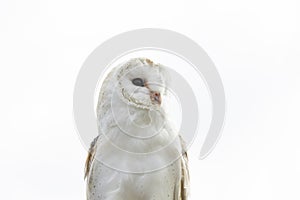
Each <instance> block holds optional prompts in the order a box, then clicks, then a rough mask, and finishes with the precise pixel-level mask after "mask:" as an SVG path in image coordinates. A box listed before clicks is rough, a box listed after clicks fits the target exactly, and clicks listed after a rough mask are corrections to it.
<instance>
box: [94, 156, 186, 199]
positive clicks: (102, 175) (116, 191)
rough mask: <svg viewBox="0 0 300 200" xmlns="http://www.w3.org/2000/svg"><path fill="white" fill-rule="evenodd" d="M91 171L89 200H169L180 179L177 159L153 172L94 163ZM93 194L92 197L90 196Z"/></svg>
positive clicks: (172, 197)
mask: <svg viewBox="0 0 300 200" xmlns="http://www.w3.org/2000/svg"><path fill="white" fill-rule="evenodd" d="M92 173H93V176H92V177H93V179H92V180H90V181H91V182H90V185H91V186H92V187H91V188H90V189H91V191H90V194H91V197H90V198H89V199H90V200H94V199H114V200H121V199H137V200H139V199H141V200H142V199H143V200H152V199H153V200H154V199H164V200H168V199H170V200H171V199H174V196H173V195H174V191H175V190H176V186H177V184H176V183H178V180H179V175H180V167H179V164H178V162H177V161H176V162H174V163H173V164H171V165H169V166H167V167H165V168H163V169H161V170H158V171H155V172H149V173H143V174H132V173H124V172H120V171H118V170H115V169H112V168H109V167H106V166H105V165H103V164H102V163H100V162H96V163H94V167H93V171H92ZM93 195H94V197H92V196H93ZM96 197H98V198H96Z"/></svg>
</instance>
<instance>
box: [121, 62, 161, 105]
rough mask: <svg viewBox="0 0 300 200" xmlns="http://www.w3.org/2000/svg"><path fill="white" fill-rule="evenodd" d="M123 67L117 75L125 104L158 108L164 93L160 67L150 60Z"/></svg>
mask: <svg viewBox="0 0 300 200" xmlns="http://www.w3.org/2000/svg"><path fill="white" fill-rule="evenodd" d="M146 61H147V62H141V63H138V64H137V63H136V65H134V64H132V65H125V66H124V67H123V68H121V70H120V72H119V74H118V84H119V89H120V93H121V96H122V97H123V99H124V100H125V101H127V103H129V104H132V105H134V106H137V107H144V108H153V107H159V106H160V105H161V104H162V101H163V95H164V93H165V91H166V81H165V76H164V75H165V72H164V70H163V68H162V66H159V65H154V64H153V63H152V62H151V61H150V60H148V59H147V60H146Z"/></svg>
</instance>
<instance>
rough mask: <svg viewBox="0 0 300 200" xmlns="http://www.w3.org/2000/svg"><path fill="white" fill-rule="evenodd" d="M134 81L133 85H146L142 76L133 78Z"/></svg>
mask: <svg viewBox="0 0 300 200" xmlns="http://www.w3.org/2000/svg"><path fill="white" fill-rule="evenodd" d="M132 83H133V85H136V86H140V87H144V86H145V84H144V80H143V79H141V78H135V79H132Z"/></svg>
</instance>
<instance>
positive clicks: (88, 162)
mask: <svg viewBox="0 0 300 200" xmlns="http://www.w3.org/2000/svg"><path fill="white" fill-rule="evenodd" d="M98 138H99V136H97V137H96V138H95V139H94V140H93V142H92V143H91V146H90V148H89V152H88V156H87V158H86V161H85V168H84V179H86V177H87V176H88V174H89V172H90V170H91V165H92V162H93V160H94V157H95V153H96V147H97V145H96V144H97V140H98Z"/></svg>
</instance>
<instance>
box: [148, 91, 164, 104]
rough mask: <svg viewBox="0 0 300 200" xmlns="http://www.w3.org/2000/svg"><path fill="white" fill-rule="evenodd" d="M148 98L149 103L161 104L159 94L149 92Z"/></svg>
mask: <svg viewBox="0 0 300 200" xmlns="http://www.w3.org/2000/svg"><path fill="white" fill-rule="evenodd" d="M150 98H151V101H152V102H154V103H157V104H159V105H160V104H161V96H160V93H159V92H155V91H150Z"/></svg>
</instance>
